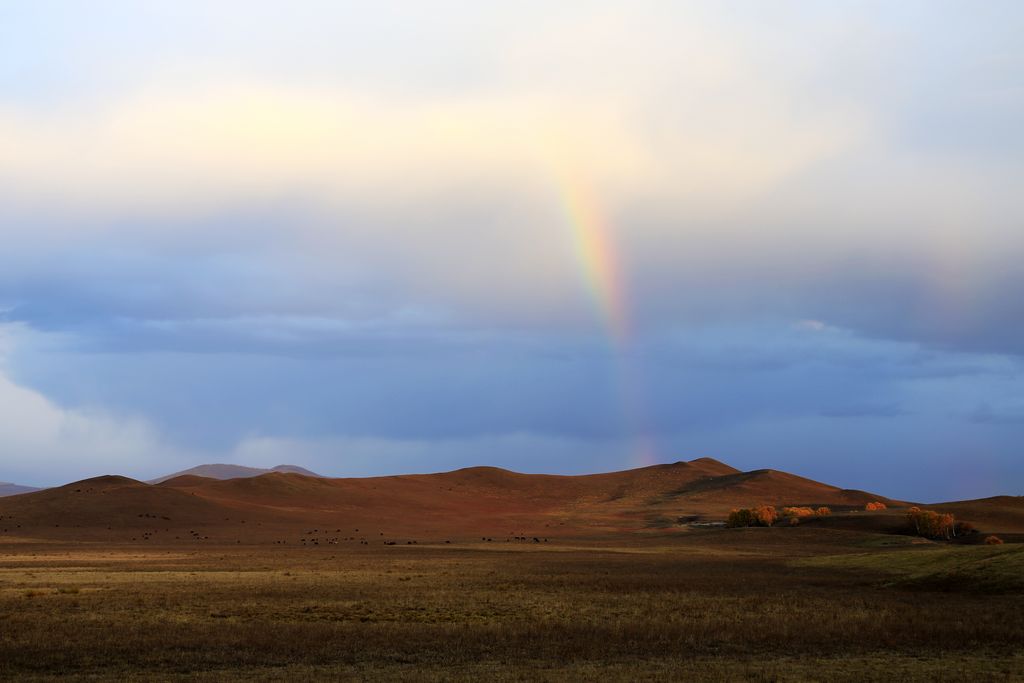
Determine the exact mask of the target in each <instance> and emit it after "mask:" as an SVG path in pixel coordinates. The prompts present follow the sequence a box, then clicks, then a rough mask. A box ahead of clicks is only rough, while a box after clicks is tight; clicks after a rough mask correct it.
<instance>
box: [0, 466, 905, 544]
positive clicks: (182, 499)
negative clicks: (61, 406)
mask: <svg viewBox="0 0 1024 683" xmlns="http://www.w3.org/2000/svg"><path fill="white" fill-rule="evenodd" d="M197 469H198V468H197ZM220 472H221V473H223V470H221V471H220ZM872 500H881V501H883V502H886V503H888V504H892V505H900V503H899V501H892V500H889V499H887V498H885V497H882V496H877V495H873V494H869V493H865V492H862V491H850V490H844V489H840V488H837V487H835V486H830V485H828V484H822V483H820V482H816V481H813V480H810V479H806V478H804V477H799V476H796V475H792V474H787V473H785V472H778V471H775V470H755V471H753V472H741V471H739V470H737V469H735V468H733V467H730V466H729V465H727V464H725V463H722V462H719V461H717V460H714V459H711V458H699V459H696V460H692V461H689V462H682V461H680V462H676V463H671V464H663V465H654V466H650V467H642V468H639V469H632V470H624V471H620V472H608V473H602V474H589V475H577V476H563V475H549V474H521V473H518V472H511V471H508V470H504V469H500V468H497V467H470V468H466V469H461V470H455V471H453V472H441V473H435V474H411V475H399V476H389V477H368V478H352V479H328V478H323V477H316V476H306V475H303V474H296V473H292V472H281V471H271V472H268V473H265V474H261V475H258V476H248V475H246V476H242V477H236V478H231V479H218V478H214V477H205V476H200V475H198V474H196V473H195V471H193V472H192V473H186V474H179V475H178V476H175V477H172V478H162V479H161V480H160V483H158V484H147V483H143V482H140V481H135V480H133V479H128V478H126V477H118V476H104V477H96V478H93V479H87V480H85V481H80V482H76V483H73V484H68V485H66V486H61V487H58V488H54V489H47V490H45V491H39V492H36V493H30V494H26V495H22V496H17V497H14V498H6V499H2V500H0V518H3V519H2V520H0V534H2V535H7V536H8V537H10V536H11V535H12V534H13V535H17V536H18V537H19V538H26V537H27V538H39V539H46V538H68V537H73V538H76V539H83V540H122V541H127V540H136V541H138V540H140V539H146V540H148V539H159V540H161V541H176V542H195V541H196V540H197V539H202V540H206V539H212V540H214V541H218V542H225V541H226V542H243V543H249V542H289V541H290V542H292V543H294V542H300V541H301V538H300V536H303V535H309V534H310V533H314V532H313V531H312V530H314V529H315V530H317V531H316V532H315V533H316V534H318V535H319V534H322V533H324V530H330V531H331V533H332V534H334V535H341V536H345V535H348V536H355V535H358V536H360V537H374V538H375V539H376V540H377V541H378V542H379V540H380V537H381V536H384V537H385V539H387V538H392V537H398V538H422V539H425V540H426V539H434V540H440V539H451V538H454V539H458V538H474V537H475V538H480V537H484V538H487V537H493V538H502V539H503V538H505V537H507V536H509V535H512V536H516V535H518V536H529V537H531V538H532V537H534V536H537V537H539V538H540V537H547V536H557V537H563V538H570V537H572V538H584V537H585V538H596V537H601V536H607V535H610V534H612V535H614V534H644V533H650V532H652V531H655V532H656V531H659V530H662V531H663V530H664V529H666V528H679V526H678V523H677V520H679V519H680V518H685V519H688V520H698V521H720V520H722V519H724V518H725V516H726V515H727V514H728V512H729V511H730V510H731V509H732V508H734V507H741V506H750V505H758V504H770V505H776V506H784V505H812V506H817V505H829V506H833V507H836V508H841V507H844V506H846V507H851V508H852V507H863V505H864V504H865V503H866V502H868V501H872ZM12 520H13V521H14V524H13V525H12V524H11V521H12ZM12 526H13V528H14V530H12ZM4 528H7V529H8V531H6V532H3V531H2V530H3V529H4ZM357 530H358V531H357ZM0 538H2V536H0Z"/></svg>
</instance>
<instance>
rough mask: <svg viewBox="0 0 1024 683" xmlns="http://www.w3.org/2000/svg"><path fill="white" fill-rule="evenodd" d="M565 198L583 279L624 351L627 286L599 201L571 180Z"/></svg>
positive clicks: (566, 181)
mask: <svg viewBox="0 0 1024 683" xmlns="http://www.w3.org/2000/svg"><path fill="white" fill-rule="evenodd" d="M562 197H563V201H564V206H565V212H566V216H567V218H568V223H569V226H570V227H571V229H572V239H573V244H574V247H575V251H576V255H577V260H578V262H579V264H580V266H581V269H582V271H583V279H584V281H585V282H586V283H587V286H588V289H589V290H590V294H591V296H592V297H593V299H594V303H595V305H596V306H597V308H598V310H599V311H600V314H601V317H602V318H603V320H604V323H605V325H606V327H607V328H608V331H609V336H610V337H611V339H612V342H613V343H614V345H615V347H616V348H617V349H618V350H620V351H622V350H625V349H626V348H627V347H628V346H629V343H630V340H631V338H632V325H631V323H630V316H629V309H628V308H627V306H626V301H627V299H628V296H627V290H626V282H625V279H624V278H623V274H622V268H621V266H620V264H619V259H618V255H617V253H616V252H615V249H614V245H613V243H612V241H611V237H610V236H609V234H608V226H607V224H606V223H605V221H604V217H603V214H602V212H601V210H600V206H599V204H598V202H597V198H596V197H595V196H594V195H593V193H592V192H590V191H588V189H587V188H586V187H585V185H584V184H583V183H580V182H578V181H574V180H571V179H568V178H564V179H563V181H562Z"/></svg>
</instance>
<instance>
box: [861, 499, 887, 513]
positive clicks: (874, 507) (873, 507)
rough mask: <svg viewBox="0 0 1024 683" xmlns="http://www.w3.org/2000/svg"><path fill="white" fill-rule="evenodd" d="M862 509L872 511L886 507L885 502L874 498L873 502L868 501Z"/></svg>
mask: <svg viewBox="0 0 1024 683" xmlns="http://www.w3.org/2000/svg"><path fill="white" fill-rule="evenodd" d="M864 509H865V510H871V511H874V510H885V509H886V504H885V503H880V502H878V501H877V500H876V501H875V502H873V503H868V504H867V505H865V506H864Z"/></svg>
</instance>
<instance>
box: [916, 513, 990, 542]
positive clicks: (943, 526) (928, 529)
mask: <svg viewBox="0 0 1024 683" xmlns="http://www.w3.org/2000/svg"><path fill="white" fill-rule="evenodd" d="M907 519H908V520H909V521H910V524H911V526H913V527H914V531H915V532H916V533H917V535H918V536H924V537H925V538H935V539H944V540H947V541H948V540H951V539H953V538H956V537H957V536H963V535H964V534H970V533H977V529H975V528H974V525H973V524H971V523H970V522H957V521H956V518H955V517H954V516H953V515H952V514H950V513H948V512H935V511H934V510H922V509H921V508H919V507H912V508H910V509H909V510H907Z"/></svg>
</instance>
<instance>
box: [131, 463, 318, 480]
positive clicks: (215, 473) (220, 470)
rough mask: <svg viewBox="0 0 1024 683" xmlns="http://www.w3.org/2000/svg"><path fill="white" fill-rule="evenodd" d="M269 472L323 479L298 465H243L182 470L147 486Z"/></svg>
mask: <svg viewBox="0 0 1024 683" xmlns="http://www.w3.org/2000/svg"><path fill="white" fill-rule="evenodd" d="M271 472H283V473H285V474H301V475H303V476H305V477H317V478H323V475H320V474H317V473H316V472H310V471H309V470H307V469H306V468H304V467H299V466H298V465H277V466H276V467H271V468H270V469H263V468H261V467H246V466H244V465H222V464H216V465H199V466H198V467H193V468H191V469H187V470H182V471H181V472H175V473H174V474H167V475H164V476H162V477H158V478H156V479H151V480H149V481H148V482H146V483H147V484H159V483H160V482H163V481H167V480H168V479H176V478H177V477H183V476H186V475H190V476H195V477H206V478H207V479H242V478H246V477H258V476H260V475H261V474H270V473H271Z"/></svg>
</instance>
